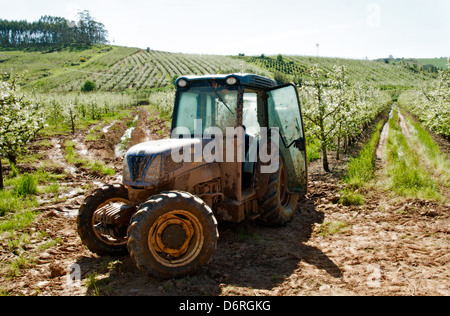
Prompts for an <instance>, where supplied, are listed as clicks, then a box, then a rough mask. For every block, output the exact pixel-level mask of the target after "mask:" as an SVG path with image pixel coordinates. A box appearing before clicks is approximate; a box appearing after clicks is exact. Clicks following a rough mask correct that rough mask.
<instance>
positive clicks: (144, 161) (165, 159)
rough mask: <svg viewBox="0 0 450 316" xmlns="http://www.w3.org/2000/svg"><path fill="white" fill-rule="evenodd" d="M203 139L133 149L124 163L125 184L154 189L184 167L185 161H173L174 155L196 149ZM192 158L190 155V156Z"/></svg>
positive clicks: (140, 146) (147, 144)
mask: <svg viewBox="0 0 450 316" xmlns="http://www.w3.org/2000/svg"><path fill="white" fill-rule="evenodd" d="M201 144H202V140H201V139H195V138H194V139H164V140H158V141H150V142H146V143H142V144H139V145H136V146H134V147H132V148H131V149H130V150H129V151H128V152H127V154H126V156H125V159H124V163H123V182H124V184H125V185H129V186H133V187H141V188H144V187H152V186H156V185H158V184H159V183H160V180H161V179H162V178H164V176H165V175H167V174H168V173H170V172H173V171H175V170H177V169H179V168H181V167H183V165H184V163H183V161H178V160H179V159H178V160H176V159H173V157H172V153H173V152H174V153H180V155H181V154H182V153H183V152H182V151H181V149H182V148H194V146H195V145H200V146H201ZM189 156H190V155H189Z"/></svg>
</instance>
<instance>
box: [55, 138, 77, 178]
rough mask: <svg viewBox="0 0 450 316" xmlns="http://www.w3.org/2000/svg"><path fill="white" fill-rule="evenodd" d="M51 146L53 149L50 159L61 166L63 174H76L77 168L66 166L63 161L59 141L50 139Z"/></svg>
mask: <svg viewBox="0 0 450 316" xmlns="http://www.w3.org/2000/svg"><path fill="white" fill-rule="evenodd" d="M52 145H53V148H54V150H53V152H52V154H51V157H52V159H53V160H54V161H55V162H56V163H58V164H59V165H61V166H63V168H64V171H65V172H67V173H70V174H75V173H76V172H77V168H76V167H74V166H70V165H68V164H67V162H66V160H65V159H64V156H63V152H62V150H61V141H60V140H59V139H56V138H54V139H52Z"/></svg>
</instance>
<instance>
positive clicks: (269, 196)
mask: <svg viewBox="0 0 450 316" xmlns="http://www.w3.org/2000/svg"><path fill="white" fill-rule="evenodd" d="M286 172H287V171H286V168H285V167H284V163H283V159H280V167H279V168H278V171H277V172H275V173H272V174H270V176H269V184H268V186H267V190H266V193H265V194H264V197H263V198H262V199H261V203H260V212H261V218H260V219H261V221H262V223H263V224H264V225H267V226H272V227H280V226H285V225H286V224H287V223H289V222H290V221H291V220H292V218H293V217H294V214H295V210H296V208H297V204H298V194H294V193H289V191H288V182H287V181H288V179H287V173H286Z"/></svg>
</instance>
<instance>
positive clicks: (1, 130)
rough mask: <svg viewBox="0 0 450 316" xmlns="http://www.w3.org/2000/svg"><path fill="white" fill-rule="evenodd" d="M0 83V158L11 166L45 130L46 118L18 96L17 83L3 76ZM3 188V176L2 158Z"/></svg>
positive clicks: (1, 183)
mask: <svg viewBox="0 0 450 316" xmlns="http://www.w3.org/2000/svg"><path fill="white" fill-rule="evenodd" d="M1 79H2V80H0V157H6V158H7V159H8V160H9V161H10V162H11V163H13V164H15V163H16V162H17V157H18V156H19V155H20V154H22V153H23V151H24V147H25V145H26V144H27V143H28V142H29V141H30V140H31V139H33V138H34V137H35V136H36V134H37V133H38V132H39V131H40V130H41V129H42V128H43V127H44V116H43V115H41V113H40V109H39V106H38V105H36V104H32V103H31V102H29V101H28V100H27V99H26V97H25V95H22V94H19V92H18V88H17V84H16V81H17V79H18V78H8V76H7V75H3V76H2V78H1ZM0 188H3V175H2V168H1V159H0Z"/></svg>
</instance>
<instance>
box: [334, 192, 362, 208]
mask: <svg viewBox="0 0 450 316" xmlns="http://www.w3.org/2000/svg"><path fill="white" fill-rule="evenodd" d="M339 193H340V195H341V198H340V199H339V203H340V204H342V205H344V206H359V205H363V204H364V202H365V199H364V197H363V196H362V195H361V194H359V193H357V192H356V191H353V190H351V189H344V190H342V191H340V192H339Z"/></svg>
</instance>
